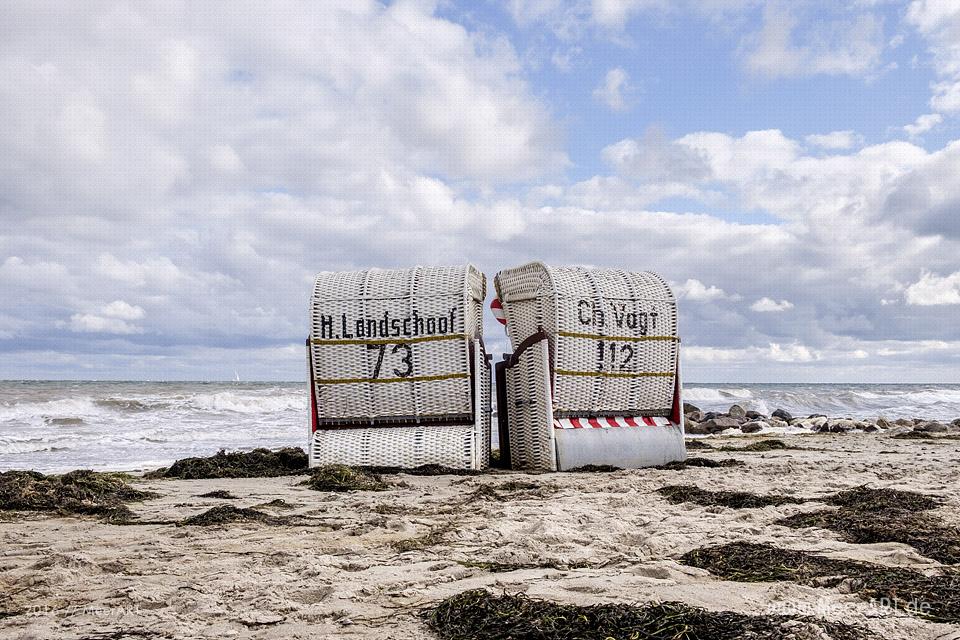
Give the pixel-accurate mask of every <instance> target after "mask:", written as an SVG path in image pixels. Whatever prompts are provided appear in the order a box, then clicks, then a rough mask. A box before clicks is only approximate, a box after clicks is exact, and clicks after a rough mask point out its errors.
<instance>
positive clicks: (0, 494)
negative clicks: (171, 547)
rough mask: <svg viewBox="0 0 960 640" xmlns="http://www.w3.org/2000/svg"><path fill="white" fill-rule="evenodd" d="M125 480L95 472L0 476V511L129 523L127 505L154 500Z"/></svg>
mask: <svg viewBox="0 0 960 640" xmlns="http://www.w3.org/2000/svg"><path fill="white" fill-rule="evenodd" d="M126 478H127V476H126V475H125V474H117V473H101V472H97V471H86V470H81V471H71V472H70V473H65V474H63V475H49V476H48V475H44V474H42V473H38V472H36V471H7V472H5V473H0V510H10V511H53V512H56V513H60V514H82V515H96V516H100V517H102V518H105V519H107V520H111V521H122V520H129V519H130V518H131V517H132V516H133V513H132V512H131V511H130V508H129V507H127V505H126V503H128V502H139V501H141V500H146V499H148V498H153V497H156V494H155V493H151V492H149V491H141V490H140V489H135V488H133V487H131V486H130V485H129V484H127V480H126Z"/></svg>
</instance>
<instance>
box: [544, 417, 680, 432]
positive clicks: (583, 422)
mask: <svg viewBox="0 0 960 640" xmlns="http://www.w3.org/2000/svg"><path fill="white" fill-rule="evenodd" d="M670 424H673V423H672V422H670V418H662V417H659V416H656V417H652V418H651V417H649V416H644V417H637V418H619V417H602V416H601V417H597V418H554V420H553V428H554V429H613V428H620V427H666V426H667V425H670Z"/></svg>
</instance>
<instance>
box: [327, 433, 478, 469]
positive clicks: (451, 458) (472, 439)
mask: <svg viewBox="0 0 960 640" xmlns="http://www.w3.org/2000/svg"><path fill="white" fill-rule="evenodd" d="M488 431H489V429H488ZM489 448H490V447H489V445H488V446H487V450H488V452H489ZM477 454H478V446H477V440H476V434H475V429H474V426H473V425H468V426H441V425H430V426H423V425H420V426H414V427H374V428H360V429H326V430H321V431H316V432H314V434H313V438H312V440H311V443H310V465H311V466H319V465H324V464H346V465H372V466H387V467H418V466H420V465H424V464H439V465H443V466H446V467H453V468H457V469H471V468H477V466H478V465H477V464H476V462H475V459H476V456H477Z"/></svg>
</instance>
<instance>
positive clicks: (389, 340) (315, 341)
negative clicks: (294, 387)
mask: <svg viewBox="0 0 960 640" xmlns="http://www.w3.org/2000/svg"><path fill="white" fill-rule="evenodd" d="M469 339H470V338H469V336H465V335H463V334H462V333H452V334H447V335H442V336H419V337H416V338H407V337H404V336H397V337H396V338H387V339H384V340H379V339H366V338H354V339H348V340H342V339H341V340H335V339H329V340H326V339H323V338H310V344H400V343H403V344H410V343H412V342H433V341H434V340H469Z"/></svg>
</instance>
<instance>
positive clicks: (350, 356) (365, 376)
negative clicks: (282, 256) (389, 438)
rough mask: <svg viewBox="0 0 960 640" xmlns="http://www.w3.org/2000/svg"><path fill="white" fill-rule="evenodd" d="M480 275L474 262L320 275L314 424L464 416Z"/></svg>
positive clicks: (482, 290) (313, 353) (478, 319)
mask: <svg viewBox="0 0 960 640" xmlns="http://www.w3.org/2000/svg"><path fill="white" fill-rule="evenodd" d="M485 295H486V278H485V277H484V275H483V274H482V273H481V272H480V271H478V270H477V269H475V268H474V267H473V266H471V265H462V266H453V267H414V268H412V269H393V270H385V269H367V270H364V271H340V272H323V273H320V274H319V275H317V277H316V280H315V283H314V287H313V296H312V300H311V305H310V327H311V329H310V338H309V351H310V353H309V356H310V357H309V360H310V370H311V378H312V380H311V384H312V386H313V393H314V394H315V395H314V397H315V402H316V421H317V426H320V427H323V426H335V425H346V424H351V425H356V424H369V425H383V424H390V425H396V424H403V423H410V424H423V423H428V422H435V423H456V422H458V421H463V422H470V421H472V420H474V407H473V404H474V388H473V384H472V382H471V376H472V370H473V368H474V367H475V364H476V357H475V356H476V354H474V353H473V352H474V351H475V350H476V349H477V345H478V344H482V343H480V342H479V339H480V338H481V336H482V313H483V300H484V297H485Z"/></svg>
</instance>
